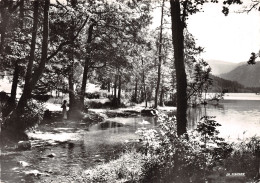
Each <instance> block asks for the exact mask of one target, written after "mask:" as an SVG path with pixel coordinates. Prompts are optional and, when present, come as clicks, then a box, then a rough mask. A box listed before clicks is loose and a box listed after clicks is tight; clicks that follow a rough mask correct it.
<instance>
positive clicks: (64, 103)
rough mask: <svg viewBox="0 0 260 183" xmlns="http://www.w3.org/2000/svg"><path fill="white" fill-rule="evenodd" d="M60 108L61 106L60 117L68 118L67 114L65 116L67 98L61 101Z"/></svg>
mask: <svg viewBox="0 0 260 183" xmlns="http://www.w3.org/2000/svg"><path fill="white" fill-rule="evenodd" d="M61 108H62V118H63V119H67V118H68V116H67V100H64V101H63V104H62V106H61Z"/></svg>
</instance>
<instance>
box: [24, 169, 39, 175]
mask: <svg viewBox="0 0 260 183" xmlns="http://www.w3.org/2000/svg"><path fill="white" fill-rule="evenodd" d="M24 173H25V175H33V176H40V175H42V173H41V172H39V171H38V170H30V171H26V172H24Z"/></svg>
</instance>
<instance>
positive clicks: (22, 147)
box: [17, 141, 32, 150]
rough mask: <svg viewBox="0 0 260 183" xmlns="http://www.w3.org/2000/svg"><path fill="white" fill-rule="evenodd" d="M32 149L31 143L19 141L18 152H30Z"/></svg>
mask: <svg viewBox="0 0 260 183" xmlns="http://www.w3.org/2000/svg"><path fill="white" fill-rule="evenodd" d="M31 147H32V144H31V142H30V141H19V142H18V147H17V149H18V150H30V149H31Z"/></svg>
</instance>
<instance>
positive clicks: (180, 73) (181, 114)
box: [170, 0, 187, 136]
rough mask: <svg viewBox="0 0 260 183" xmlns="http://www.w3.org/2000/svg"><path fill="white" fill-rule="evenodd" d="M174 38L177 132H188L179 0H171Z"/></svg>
mask: <svg viewBox="0 0 260 183" xmlns="http://www.w3.org/2000/svg"><path fill="white" fill-rule="evenodd" d="M170 4H171V21H172V40H173V47H174V65H175V69H176V81H177V83H176V84H177V134H178V135H179V136H180V135H183V134H184V133H186V132H187V130H186V127H187V118H186V117H187V115H186V111H187V93H186V89H187V80H186V72H185V65H184V35H183V30H184V22H183V21H182V20H181V9H180V1H179V0H171V1H170Z"/></svg>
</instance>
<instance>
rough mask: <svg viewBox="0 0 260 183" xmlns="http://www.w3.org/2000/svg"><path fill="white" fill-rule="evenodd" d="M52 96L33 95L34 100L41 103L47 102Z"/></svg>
mask: <svg viewBox="0 0 260 183" xmlns="http://www.w3.org/2000/svg"><path fill="white" fill-rule="evenodd" d="M51 97H52V96H51V95H39V94H37V95H33V96H32V98H33V99H35V100H38V101H39V102H47V101H48V100H49V99H50V98H51Z"/></svg>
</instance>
